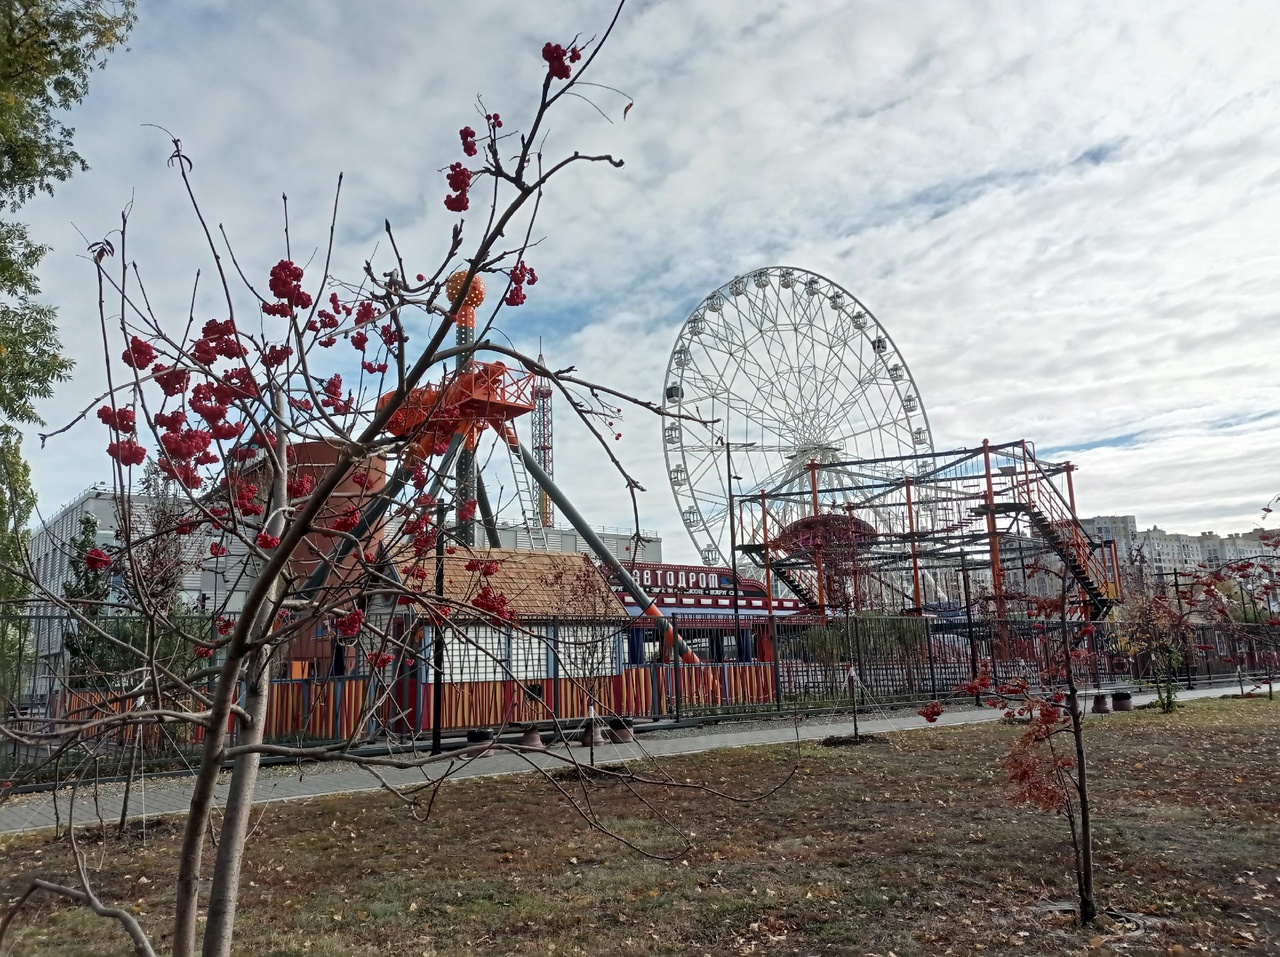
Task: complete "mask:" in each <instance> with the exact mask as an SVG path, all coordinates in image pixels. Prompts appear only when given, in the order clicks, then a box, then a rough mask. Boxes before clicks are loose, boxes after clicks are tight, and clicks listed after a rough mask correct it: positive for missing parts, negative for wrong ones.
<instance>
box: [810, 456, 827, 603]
mask: <svg viewBox="0 0 1280 957" xmlns="http://www.w3.org/2000/svg"><path fill="white" fill-rule="evenodd" d="M809 486H810V488H811V489H812V492H813V517H814V518H815V519H816V518H817V517H818V461H817V459H810V460H809ZM817 541H818V542H819V544H817V545H815V546H814V549H813V569H814V571H815V572H817V574H818V610H819V611H820V612H821V614H822V621H823V624H826V621H827V598H826V593H825V583H824V582H823V578H824V577H825V576H823V574H822V545H821V541H822V539H821V536H818V537H817Z"/></svg>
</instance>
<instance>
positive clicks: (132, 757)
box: [116, 725, 146, 837]
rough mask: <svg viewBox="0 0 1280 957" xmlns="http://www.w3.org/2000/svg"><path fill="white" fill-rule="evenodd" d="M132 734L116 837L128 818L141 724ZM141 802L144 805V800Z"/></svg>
mask: <svg viewBox="0 0 1280 957" xmlns="http://www.w3.org/2000/svg"><path fill="white" fill-rule="evenodd" d="M133 735H134V737H133V747H132V748H131V749H130V751H129V775H128V777H126V778H125V779H124V797H123V799H122V800H121V802H120V823H119V825H118V826H117V827H116V837H120V836H121V835H122V834H124V826H125V823H126V822H127V821H128V820H129V796H130V793H131V792H132V791H133V778H134V775H136V774H137V773H138V751H139V750H140V749H141V748H142V725H138V726H137V727H136V728H134V732H133ZM144 797H145V792H144ZM143 803H144V805H145V803H146V802H145V800H144V802H143Z"/></svg>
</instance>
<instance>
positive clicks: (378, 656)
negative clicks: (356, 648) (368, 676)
mask: <svg viewBox="0 0 1280 957" xmlns="http://www.w3.org/2000/svg"><path fill="white" fill-rule="evenodd" d="M364 660H365V661H367V662H369V664H371V665H373V666H374V667H375V668H385V667H386V666H387V665H389V664H391V662H393V661H395V660H396V656H395V655H393V654H392V653H391V652H389V651H383V652H375V651H371V652H369V653H368V654H367V655H365V656H364Z"/></svg>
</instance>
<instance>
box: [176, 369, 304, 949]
mask: <svg viewBox="0 0 1280 957" xmlns="http://www.w3.org/2000/svg"><path fill="white" fill-rule="evenodd" d="M272 399H273V404H274V406H275V410H276V414H277V425H276V448H275V455H274V457H269V458H268V461H270V462H271V463H272V473H273V474H272V489H271V497H270V508H269V509H268V511H267V515H268V516H269V520H268V522H267V528H266V531H267V532H268V533H269V534H271V535H274V536H276V537H277V538H279V537H281V536H282V535H283V533H284V522H285V514H284V509H285V506H287V505H288V502H289V493H288V483H289V471H288V460H289V437H288V434H287V433H286V432H285V430H284V425H283V423H284V421H285V418H286V417H285V414H284V413H285V408H284V403H285V396H284V393H283V392H282V391H281V390H280V389H279V388H273V396H272ZM296 520H297V521H300V522H305V521H309V519H306V518H302V517H296ZM263 584H264V582H263V580H262V579H259V580H258V581H257V582H255V584H254V587H252V588H251V589H250V597H249V600H248V601H247V602H246V605H245V613H247V614H250V615H252V619H253V620H252V622H251V627H250V628H249V629H248V631H247V632H246V633H245V634H244V636H243V642H245V643H248V642H253V641H255V640H257V639H259V638H261V637H262V636H265V635H266V634H267V633H268V631H269V630H270V628H271V625H272V619H273V617H274V615H275V612H276V605H277V602H278V599H279V598H280V592H281V588H282V577H281V575H280V574H279V573H278V572H277V573H274V577H273V579H272V580H270V581H269V582H268V583H266V588H265V590H264V589H262V588H261V586H262V585H263ZM255 594H256V596H257V600H256V601H254V600H253V599H254V596H255ZM246 651H247V646H246V644H242V643H240V642H237V643H236V647H235V648H234V650H233V651H231V652H230V653H229V654H228V657H227V663H226V665H224V666H223V669H222V672H221V674H219V675H218V685H217V688H216V690H215V692H214V700H213V703H212V707H211V708H210V710H211V711H212V713H213V717H212V720H211V722H210V727H209V730H208V733H207V734H206V736H205V747H204V752H203V754H202V755H201V758H200V773H199V775H197V777H196V786H195V791H194V793H193V794H192V797H191V809H190V811H189V812H188V815H187V825H186V831H185V833H184V834H183V839H182V855H181V858H180V860H179V866H178V900H177V905H176V916H175V920H174V933H173V954H174V957H191V955H192V954H194V953H195V940H196V910H197V902H198V893H199V887H200V864H201V854H202V851H203V848H204V833H205V828H206V827H207V825H208V822H209V811H210V809H211V808H212V806H213V792H214V787H215V786H216V785H217V782H218V772H219V771H220V770H221V769H222V755H223V746H224V744H225V742H226V737H227V719H228V717H229V716H230V714H231V702H232V699H233V697H234V695H235V692H236V689H237V686H238V685H239V678H240V668H241V665H242V664H243V663H244V661H245V657H246ZM271 654H272V648H271V645H270V643H264V644H263V645H262V646H260V647H259V648H258V649H257V650H256V651H254V652H253V653H252V656H251V657H250V658H249V661H248V665H249V667H248V669H247V670H246V671H245V685H246V688H245V706H246V707H245V710H246V712H247V715H248V717H247V718H245V719H241V721H240V729H239V730H240V734H241V739H240V741H239V743H240V744H261V743H262V735H263V726H264V724H265V720H266V710H267V700H268V697H269V695H270V692H271V681H270V667H269V666H270V662H271ZM260 761H261V758H260V756H259V755H257V754H253V753H249V754H241V755H237V757H236V761H235V765H234V767H233V769H232V777H231V792H230V794H228V796H227V811H226V817H225V818H224V819H223V830H222V840H221V841H220V842H219V843H218V857H217V861H216V863H215V865H214V873H213V882H212V887H211V889H210V901H209V915H208V922H207V924H206V928H205V943H204V948H203V953H204V954H205V955H210V954H217V955H222V957H229V955H230V953H231V933H232V930H233V928H234V924H235V911H236V897H237V894H238V892H239V889H240V865H241V863H242V861H243V859H244V841H245V835H246V834H247V833H248V822H249V814H250V812H251V811H252V809H253V792H254V789H255V787H256V786H257V783H258V765H259V763H260Z"/></svg>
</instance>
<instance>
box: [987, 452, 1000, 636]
mask: <svg viewBox="0 0 1280 957" xmlns="http://www.w3.org/2000/svg"><path fill="white" fill-rule="evenodd" d="M982 461H983V466H984V468H985V471H986V478H987V507H986V513H987V544H988V547H989V548H990V550H991V592H992V595H993V596H994V597H995V600H996V619H997V620H998V621H1004V619H1005V607H1004V566H1003V565H1001V564H1000V536H999V533H998V532H997V531H996V493H995V483H994V482H993V481H992V478H991V443H990V441H988V440H987V439H983V440H982Z"/></svg>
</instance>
